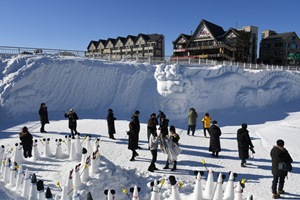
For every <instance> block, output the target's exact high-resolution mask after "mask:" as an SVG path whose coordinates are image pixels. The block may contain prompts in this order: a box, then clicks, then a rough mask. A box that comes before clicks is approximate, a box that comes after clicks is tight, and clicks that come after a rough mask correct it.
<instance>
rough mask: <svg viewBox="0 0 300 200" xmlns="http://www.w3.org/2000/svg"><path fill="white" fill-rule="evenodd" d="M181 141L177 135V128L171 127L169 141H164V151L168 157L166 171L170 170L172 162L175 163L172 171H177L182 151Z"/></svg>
mask: <svg viewBox="0 0 300 200" xmlns="http://www.w3.org/2000/svg"><path fill="white" fill-rule="evenodd" d="M179 139H180V136H179V135H178V134H177V133H176V130H175V127H174V126H170V134H169V138H168V139H167V140H165V139H162V140H163V141H162V144H163V145H162V146H163V149H162V151H163V152H164V153H166V154H167V155H168V159H167V162H166V166H165V167H164V169H169V164H170V162H173V168H172V169H171V171H175V170H176V169H177V156H178V155H179V154H180V153H181V149H180V148H179Z"/></svg>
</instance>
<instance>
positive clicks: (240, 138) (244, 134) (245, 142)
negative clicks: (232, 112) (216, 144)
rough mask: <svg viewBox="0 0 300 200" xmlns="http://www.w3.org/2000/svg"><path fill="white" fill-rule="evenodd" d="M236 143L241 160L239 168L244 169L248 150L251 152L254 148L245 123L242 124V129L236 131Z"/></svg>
mask: <svg viewBox="0 0 300 200" xmlns="http://www.w3.org/2000/svg"><path fill="white" fill-rule="evenodd" d="M237 143H238V150H239V158H240V159H241V160H242V161H241V167H245V164H246V159H248V158H249V149H252V151H254V150H253V148H254V146H253V144H252V142H251V139H250V136H249V131H248V130H247V124H246V123H243V124H242V128H240V129H239V130H238V131H237Z"/></svg>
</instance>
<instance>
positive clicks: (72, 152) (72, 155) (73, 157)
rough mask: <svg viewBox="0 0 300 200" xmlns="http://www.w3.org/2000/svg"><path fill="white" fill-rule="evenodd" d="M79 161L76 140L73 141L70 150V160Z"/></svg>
mask: <svg viewBox="0 0 300 200" xmlns="http://www.w3.org/2000/svg"><path fill="white" fill-rule="evenodd" d="M76 159H77V153H76V147H75V140H72V141H71V149H70V155H69V160H71V161H73V160H76Z"/></svg>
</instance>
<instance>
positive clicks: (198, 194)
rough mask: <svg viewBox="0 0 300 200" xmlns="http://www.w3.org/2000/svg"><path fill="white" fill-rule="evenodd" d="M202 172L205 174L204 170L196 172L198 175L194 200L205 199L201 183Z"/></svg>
mask: <svg viewBox="0 0 300 200" xmlns="http://www.w3.org/2000/svg"><path fill="white" fill-rule="evenodd" d="M201 174H202V175H203V172H197V171H196V172H195V175H197V177H196V185H195V189H194V197H193V199H194V200H203V189H202V184H201V180H202V177H201Z"/></svg>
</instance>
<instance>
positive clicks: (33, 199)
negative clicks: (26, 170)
mask: <svg viewBox="0 0 300 200" xmlns="http://www.w3.org/2000/svg"><path fill="white" fill-rule="evenodd" d="M36 183H37V180H36V175H35V173H33V174H32V177H31V185H30V190H29V198H28V200H37V187H36Z"/></svg>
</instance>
